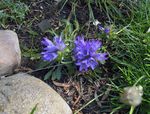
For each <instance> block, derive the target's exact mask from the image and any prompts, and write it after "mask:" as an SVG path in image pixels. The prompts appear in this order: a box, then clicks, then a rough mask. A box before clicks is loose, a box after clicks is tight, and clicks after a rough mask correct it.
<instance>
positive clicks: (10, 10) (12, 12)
mask: <svg viewBox="0 0 150 114" xmlns="http://www.w3.org/2000/svg"><path fill="white" fill-rule="evenodd" d="M28 11H29V9H28V6H27V5H26V4H24V3H23V2H20V1H19V0H18V1H16V2H14V1H13V0H1V2H0V22H1V23H0V27H1V26H2V27H3V28H7V25H8V24H11V23H16V24H21V23H22V22H23V21H24V19H25V14H26V13H27V12H28Z"/></svg>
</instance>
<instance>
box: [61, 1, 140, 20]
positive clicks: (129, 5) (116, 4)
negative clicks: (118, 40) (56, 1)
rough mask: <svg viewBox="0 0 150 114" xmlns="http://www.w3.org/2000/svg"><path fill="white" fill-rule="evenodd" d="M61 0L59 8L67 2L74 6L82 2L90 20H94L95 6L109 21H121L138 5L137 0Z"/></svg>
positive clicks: (130, 14)
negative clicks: (86, 8)
mask: <svg viewBox="0 0 150 114" xmlns="http://www.w3.org/2000/svg"><path fill="white" fill-rule="evenodd" d="M62 2H63V3H62V8H61V10H62V9H63V7H64V6H65V4H67V3H70V4H72V6H74V7H78V6H80V4H82V5H83V4H84V5H85V6H87V7H88V11H89V20H90V21H94V20H95V15H94V11H93V8H94V7H97V9H99V11H100V12H102V13H103V12H104V14H105V16H107V18H108V20H109V21H114V22H115V21H117V22H118V21H120V22H121V21H123V20H122V18H126V17H131V16H133V13H132V11H133V10H134V9H135V7H136V6H137V5H138V2H137V1H136V0H135V1H134V0H133V1H132V0H62ZM75 9H76V8H75ZM74 13H75V12H74ZM75 15H77V14H75Z"/></svg>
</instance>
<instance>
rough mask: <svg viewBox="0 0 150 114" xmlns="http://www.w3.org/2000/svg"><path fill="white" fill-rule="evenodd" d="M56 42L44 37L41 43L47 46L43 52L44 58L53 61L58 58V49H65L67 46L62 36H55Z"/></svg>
mask: <svg viewBox="0 0 150 114" xmlns="http://www.w3.org/2000/svg"><path fill="white" fill-rule="evenodd" d="M53 42H54V43H52V42H51V41H50V40H49V39H48V38H46V37H45V38H44V39H43V40H42V41H41V43H42V44H43V45H44V46H45V48H44V49H43V50H44V51H43V52H42V53H41V55H42V58H43V60H45V61H52V60H54V59H56V58H57V56H58V51H63V50H64V49H65V47H66V45H65V44H64V42H63V40H62V38H61V37H58V36H55V37H54V41H53Z"/></svg>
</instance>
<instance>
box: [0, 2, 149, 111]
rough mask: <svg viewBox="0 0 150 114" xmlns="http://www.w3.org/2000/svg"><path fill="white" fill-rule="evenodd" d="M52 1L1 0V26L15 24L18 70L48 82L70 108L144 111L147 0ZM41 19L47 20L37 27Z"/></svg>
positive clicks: (146, 82) (147, 68)
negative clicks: (18, 42) (19, 65)
mask: <svg viewBox="0 0 150 114" xmlns="http://www.w3.org/2000/svg"><path fill="white" fill-rule="evenodd" d="M52 4H54V1H48V0H43V1H26V2H25V1H13V0H3V2H1V3H0V17H1V18H0V21H1V28H8V29H13V30H14V29H15V30H16V31H17V33H18V35H19V38H20V43H21V49H22V52H23V55H22V56H23V58H24V60H23V62H22V63H23V64H22V66H24V67H22V68H21V70H23V71H26V72H27V73H32V74H34V75H35V76H37V77H38V78H40V79H42V80H43V81H45V82H46V83H48V84H50V85H51V86H52V87H53V88H54V89H55V90H56V91H57V92H58V93H60V94H61V96H62V97H63V98H64V99H65V100H66V101H67V103H68V104H69V105H70V107H71V108H72V110H73V111H74V114H102V113H108V114H109V113H110V114H127V113H129V114H149V113H150V110H149V107H150V96H149V95H150V88H149V84H150V74H149V73H150V32H147V31H148V29H149V27H150V1H149V0H140V1H137V0H126V1H123V0H95V1H93V0H62V1H61V2H60V3H59V4H58V5H56V7H54V6H53V5H52ZM18 5H19V7H18ZM4 6H5V7H4ZM8 7H9V10H7V9H8ZM21 7H23V8H21ZM18 8H21V9H20V10H19V9H18ZM50 9H54V10H53V11H50ZM16 11H17V12H16ZM27 12H28V14H27ZM1 13H2V14H1ZM4 13H5V15H4ZM25 14H26V17H24V16H25ZM25 18H26V19H25ZM45 19H48V21H44V22H46V24H48V23H50V25H49V26H48V27H47V28H44V29H41V26H40V27H39V25H40V24H39V23H40V22H41V21H42V20H45ZM22 21H23V22H24V23H22V24H21V26H18V25H20V22H22ZM16 25H17V27H16ZM27 60H28V61H27ZM35 62H36V63H37V64H36V65H33V64H32V63H34V64H35ZM24 63H25V64H24ZM29 68H32V70H28V69H29ZM37 74H38V75H37ZM39 74H40V76H39ZM68 91H69V92H68ZM67 92H68V93H67ZM34 110H35V109H34ZM34 110H33V111H32V113H34Z"/></svg>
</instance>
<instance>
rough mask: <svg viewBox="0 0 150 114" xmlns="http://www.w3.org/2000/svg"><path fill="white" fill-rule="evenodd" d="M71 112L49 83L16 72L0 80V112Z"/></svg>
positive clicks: (38, 113) (12, 113)
mask: <svg viewBox="0 0 150 114" xmlns="http://www.w3.org/2000/svg"><path fill="white" fill-rule="evenodd" d="M35 107H36V110H35V112H34V113H33V114H72V111H71V109H70V108H69V106H68V104H67V103H66V102H65V101H64V100H63V99H62V97H60V95H59V94H58V93H56V92H55V91H54V90H53V89H52V88H51V87H50V86H49V85H47V84H46V83H44V82H43V81H41V80H40V79H37V78H35V77H33V76H31V75H28V74H25V73H18V74H15V75H13V76H10V77H5V78H2V79H1V80H0V114H30V113H31V111H32V110H33V108H35Z"/></svg>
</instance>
